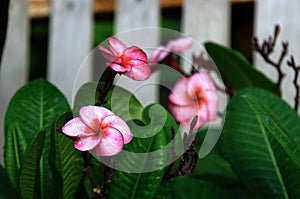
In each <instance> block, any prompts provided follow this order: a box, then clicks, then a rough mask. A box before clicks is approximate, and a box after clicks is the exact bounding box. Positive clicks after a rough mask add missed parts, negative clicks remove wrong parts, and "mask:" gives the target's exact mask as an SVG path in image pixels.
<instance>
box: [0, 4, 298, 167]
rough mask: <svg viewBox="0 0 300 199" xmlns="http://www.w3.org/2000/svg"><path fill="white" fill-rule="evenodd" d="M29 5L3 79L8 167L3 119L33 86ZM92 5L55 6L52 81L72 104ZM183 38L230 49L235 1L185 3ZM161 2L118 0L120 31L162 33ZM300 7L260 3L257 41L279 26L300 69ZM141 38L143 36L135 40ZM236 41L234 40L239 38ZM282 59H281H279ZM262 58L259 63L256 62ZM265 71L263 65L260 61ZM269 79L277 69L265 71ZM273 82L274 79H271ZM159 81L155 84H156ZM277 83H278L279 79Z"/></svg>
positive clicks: (151, 39) (15, 18)
mask: <svg viewBox="0 0 300 199" xmlns="http://www.w3.org/2000/svg"><path fill="white" fill-rule="evenodd" d="M26 2H27V1H24V0H11V2H10V10H9V11H10V13H9V19H10V20H9V27H8V34H7V41H6V45H5V49H4V54H3V58H2V63H1V78H0V113H1V115H0V128H1V131H0V163H1V164H3V156H2V153H3V150H2V148H3V145H4V135H3V118H4V113H5V110H6V108H7V105H8V102H9V100H10V98H11V96H12V95H13V93H14V92H15V91H16V90H17V89H18V88H19V87H20V86H22V85H23V84H24V83H26V81H27V68H28V66H27V63H28V61H27V57H28V53H27V52H28V49H29V48H30V44H29V34H28V33H29V30H30V26H29V17H28V5H27V3H26ZM92 3H93V1H92V0H68V1H61V0H52V12H51V16H50V20H51V23H50V39H49V56H48V57H49V60H48V79H49V80H50V81H51V82H53V83H54V84H55V85H57V86H58V87H59V88H60V89H61V90H62V91H63V92H64V94H65V95H66V96H67V98H68V100H69V101H71V98H72V88H73V84H74V79H75V75H76V72H77V69H78V67H79V66H80V64H81V63H82V62H83V59H84V58H85V57H86V56H87V55H88V53H89V50H90V48H91V38H92V35H91V34H92V25H93V19H92V14H93V13H92V12H93V11H92V10H93V9H92ZM182 4H183V5H182V10H183V12H182V24H183V26H182V32H183V33H186V34H188V35H191V36H192V37H193V38H195V39H196V40H198V41H199V42H201V41H204V40H208V39H210V40H214V41H217V42H220V43H223V44H226V45H228V44H229V41H230V37H229V35H230V13H231V12H230V2H229V0H183V2H182ZM159 5H160V4H159V0H117V1H116V8H115V24H116V27H115V30H116V32H121V31H124V30H130V29H133V28H143V27H149V26H151V27H157V26H159V21H160V11H159V10H160V7H159ZM299 10H300V2H299V0H289V1H286V0H256V1H255V15H254V16H255V25H254V26H255V27H254V30H255V33H254V34H255V35H258V36H259V37H260V38H265V37H267V36H268V34H270V33H271V32H272V30H273V27H274V24H275V23H279V24H280V25H281V27H282V30H283V32H282V34H281V35H280V38H279V40H288V41H289V42H290V43H291V44H293V45H291V46H290V53H292V54H294V55H295V58H296V62H297V63H300V48H299V45H297V44H298V42H297V41H298V40H297V39H298V38H299V35H300V26H299V25H298V22H299V21H300V12H299ZM132 37H137V35H132ZM138 38H139V39H140V40H141V41H142V42H144V43H151V44H152V45H156V44H158V43H159V34H158V33H157V34H147V35H142V36H141V35H139V36H138ZM233 39H234V38H233ZM275 56H276V55H275ZM255 58H256V57H255ZM255 60H256V61H255V63H256V65H259V66H261V65H262V60H261V59H260V58H257V59H255ZM262 70H265V71H267V72H268V73H271V72H269V71H270V70H271V69H269V68H268V67H267V68H263V69H262ZM92 72H93V71H92V69H90V70H86V71H85V73H84V74H81V75H82V77H80V79H82V80H83V81H85V80H88V79H90V78H91V74H92ZM270 76H271V77H273V76H274V75H272V74H271V75H270ZM157 78H158V77H154V79H152V80H151V81H156V79H157ZM274 78H276V77H274ZM289 78H290V77H289ZM287 88H288V89H287V90H284V92H283V93H284V97H285V99H287V100H288V101H289V102H290V103H291V102H292V99H293V97H294V96H293V95H294V91H293V89H292V88H289V87H287ZM150 90H151V92H149V90H146V92H144V93H142V94H140V96H141V97H144V98H145V99H151V101H153V100H156V96H157V95H156V92H157V88H155V87H152V88H150Z"/></svg>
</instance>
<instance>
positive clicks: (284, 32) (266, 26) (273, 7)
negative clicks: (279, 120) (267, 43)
mask: <svg viewBox="0 0 300 199" xmlns="http://www.w3.org/2000/svg"><path fill="white" fill-rule="evenodd" d="M299 9H300V1H298V0H289V1H288V3H287V2H286V1H285V0H276V1H274V0H256V2H255V28H254V29H255V35H256V36H258V38H259V39H260V42H262V40H263V39H267V38H268V37H269V36H271V35H272V34H273V31H274V26H275V24H279V25H280V27H281V28H280V29H281V32H280V34H279V37H278V39H277V45H276V48H275V51H274V55H272V58H274V59H275V60H277V59H278V58H279V56H280V53H281V50H282V45H281V42H282V41H283V42H286V41H288V42H289V52H288V53H289V55H288V56H287V57H286V58H285V59H284V60H283V62H282V66H284V67H283V70H284V72H285V73H286V77H285V78H284V80H283V83H282V87H281V91H282V96H283V98H284V99H285V100H286V101H287V102H288V103H289V104H290V105H291V106H292V107H293V106H294V97H295V94H296V92H295V88H294V87H293V84H292V82H293V76H294V72H293V71H292V70H291V68H290V67H288V66H287V64H286V63H287V60H289V59H290V55H294V58H295V62H296V64H297V65H300V47H299V35H300V27H299V26H298V25H297V24H298V23H299V21H300V13H299ZM254 61H255V66H256V67H257V68H258V69H259V70H262V71H263V72H264V73H265V74H267V76H269V77H270V78H271V79H273V80H274V81H277V73H276V70H275V69H274V68H272V66H269V65H268V64H266V62H264V61H263V59H262V58H261V57H260V56H259V55H257V54H255V56H254ZM298 113H300V110H298Z"/></svg>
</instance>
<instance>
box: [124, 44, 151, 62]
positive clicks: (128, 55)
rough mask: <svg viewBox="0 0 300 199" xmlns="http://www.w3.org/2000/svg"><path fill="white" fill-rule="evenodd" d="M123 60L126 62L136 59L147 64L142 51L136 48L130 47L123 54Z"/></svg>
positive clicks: (145, 56)
mask: <svg viewBox="0 0 300 199" xmlns="http://www.w3.org/2000/svg"><path fill="white" fill-rule="evenodd" d="M123 59H125V60H126V61H129V60H132V59H137V60H141V61H144V62H147V55H146V53H145V52H144V51H143V50H142V49H140V48H138V47H136V46H131V47H129V48H127V49H126V50H125V51H124V52H123Z"/></svg>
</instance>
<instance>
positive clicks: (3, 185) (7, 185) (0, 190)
mask: <svg viewBox="0 0 300 199" xmlns="http://www.w3.org/2000/svg"><path fill="white" fill-rule="evenodd" d="M0 179H1V180H0V199H6V198H10V199H17V198H18V196H17V192H16V190H15V189H14V188H13V186H12V184H11V182H10V180H9V178H8V176H7V173H6V171H5V169H4V168H3V166H2V165H0Z"/></svg>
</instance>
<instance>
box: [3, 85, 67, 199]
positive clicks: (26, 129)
mask: <svg viewBox="0 0 300 199" xmlns="http://www.w3.org/2000/svg"><path fill="white" fill-rule="evenodd" d="M68 110H70V108H69V105H68V102H67V100H66V99H65V97H64V96H63V95H62V94H61V92H60V91H59V90H58V89H57V88H56V87H54V86H53V85H52V84H50V83H49V82H48V81H46V80H44V79H36V80H34V81H32V82H29V83H28V84H26V85H25V86H23V87H22V88H20V89H19V90H18V91H17V92H16V93H15V95H14V96H13V98H12V99H11V101H10V104H9V106H8V109H7V112H6V115H5V139H6V141H7V142H6V143H5V157H8V158H7V159H5V164H6V165H8V166H9V162H10V161H11V160H10V159H9V157H12V156H13V154H11V153H13V151H12V150H10V149H9V146H10V144H11V143H8V141H9V140H10V137H13V135H12V134H13V132H14V131H11V130H9V129H11V128H12V125H18V126H19V127H20V132H21V133H22V134H23V137H22V136H20V137H19V138H18V139H19V140H20V139H22V140H23V141H22V142H23V143H30V142H31V140H32V139H33V137H35V136H36V133H37V132H38V131H39V130H40V129H45V131H46V137H45V145H44V148H43V157H42V159H41V163H40V167H41V172H42V175H41V184H42V197H45V198H47V197H50V195H49V192H51V190H52V188H51V186H52V184H53V183H52V174H51V169H50V166H49V161H48V154H49V150H50V129H51V125H52V124H53V122H54V121H55V119H56V118H57V117H58V116H59V115H60V114H61V113H63V112H65V111H68ZM24 138H25V139H24ZM20 142H21V141H20ZM14 147H15V146H14ZM19 155H20V154H19ZM6 168H7V171H8V175H9V177H10V179H11V181H12V183H13V184H14V185H15V180H14V179H15V177H14V176H11V173H15V172H18V170H17V167H10V166H9V167H6Z"/></svg>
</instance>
